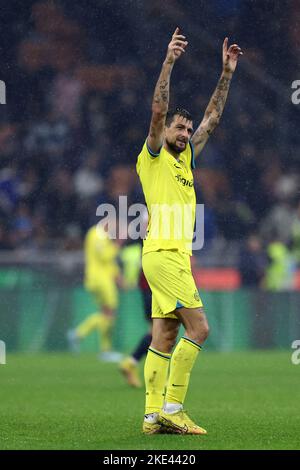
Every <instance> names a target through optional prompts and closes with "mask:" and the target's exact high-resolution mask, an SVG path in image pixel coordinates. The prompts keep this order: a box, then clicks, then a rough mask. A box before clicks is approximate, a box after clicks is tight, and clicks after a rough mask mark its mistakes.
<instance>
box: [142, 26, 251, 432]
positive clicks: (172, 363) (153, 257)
mask: <svg viewBox="0 0 300 470" xmlns="http://www.w3.org/2000/svg"><path fill="white" fill-rule="evenodd" d="M187 44H188V42H187V41H186V38H185V36H183V35H182V34H180V32H179V28H176V30H175V32H174V34H173V36H172V39H171V42H170V43H169V45H168V50H167V54H166V58H165V60H164V62H163V66H162V69H161V72H160V76H159V79H158V82H157V84H156V87H155V91H154V97H153V102H152V118H151V124H150V129H149V134H148V137H147V139H146V141H145V144H144V146H143V149H142V151H141V153H140V154H139V156H138V160H137V173H138V175H139V177H140V180H141V184H142V187H143V192H144V195H145V200H146V204H147V208H148V211H149V225H148V234H147V237H146V239H145V240H144V246H143V258H142V264H143V270H144V273H145V276H146V278H147V281H148V283H149V285H150V288H151V291H152V318H153V329H152V342H151V344H150V347H149V350H148V353H147V357H146V361H145V368H144V376H145V385H146V410H145V418H144V423H143V432H144V433H145V434H154V433H163V432H175V433H176V432H177V433H183V434H199V435H201V434H206V431H205V429H203V428H201V427H200V426H198V425H196V424H195V423H194V422H193V421H192V420H191V419H190V418H189V417H188V415H187V414H186V413H185V412H184V411H183V402H184V399H185V396H186V393H187V389H188V384H189V380H190V374H191V371H192V368H193V365H194V363H195V361H196V358H197V356H198V353H199V351H201V345H202V344H203V342H204V341H205V339H206V338H207V336H208V331H209V329H208V323H207V320H206V317H205V314H204V310H203V305H202V302H201V299H200V297H199V293H198V290H197V288H196V285H195V281H194V279H193V276H192V273H191V265H190V256H191V245H192V243H191V242H192V238H193V229H194V221H195V205H196V198H195V191H194V187H193V173H192V169H193V168H194V158H195V157H197V156H198V155H199V153H200V151H201V150H202V149H203V147H204V145H205V143H206V142H207V140H208V138H209V135H210V134H211V133H212V131H213V130H214V129H215V127H216V126H217V124H218V123H219V120H220V117H221V115H222V112H223V109H224V105H225V102H226V98H227V94H228V90H229V86H230V82H231V79H232V75H233V73H234V71H235V69H236V65H237V61H238V58H239V55H241V54H242V52H241V49H240V48H239V46H238V45H237V44H233V45H232V46H230V47H229V48H228V38H225V40H224V43H223V71H222V74H221V77H220V79H219V82H218V84H217V87H216V89H215V91H214V93H213V95H212V97H211V100H210V102H209V104H208V107H207V109H206V111H205V114H204V117H203V119H202V122H201V124H200V125H199V127H198V128H197V129H196V131H195V132H194V131H193V119H192V116H191V115H190V114H189V113H188V112H187V111H185V110H183V109H180V108H176V110H175V111H173V112H168V104H169V86H170V77H171V72H172V70H173V67H174V64H175V62H176V61H177V60H178V59H179V58H180V57H181V55H182V54H184V53H185V50H186V47H187ZM166 207H167V208H170V207H171V208H173V209H174V207H176V208H177V209H176V210H175V211H173V213H172V211H170V210H169V211H168V213H169V215H170V214H171V216H170V217H169V219H167V217H166V215H167V211H166V210H165V209H166ZM186 207H188V208H189V211H186V212H187V214H190V216H189V217H185V218H184V223H183V225H184V227H182V224H180V223H178V220H180V219H178V217H177V216H178V212H180V210H181V212H184V213H185V208H186ZM175 217H176V218H175ZM180 229H184V230H181V232H180ZM182 231H183V232H184V233H182ZM180 324H183V326H184V328H185V334H184V336H183V337H182V338H181V339H180V341H179V342H178V344H177V346H176V348H175V349H174V351H173V353H172V354H171V352H172V349H173V347H174V345H175V342H176V338H177V333H178V329H179V326H180ZM168 370H169V373H168ZM166 384H167V385H166ZM165 387H166V391H165Z"/></svg>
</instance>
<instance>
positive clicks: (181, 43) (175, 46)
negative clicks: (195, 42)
mask: <svg viewBox="0 0 300 470" xmlns="http://www.w3.org/2000/svg"><path fill="white" fill-rule="evenodd" d="M187 45H188V42H187V41H185V36H183V35H182V34H179V28H178V27H177V28H176V29H175V31H174V33H173V36H172V39H171V42H170V43H169V45H168V51H167V57H166V62H167V63H168V64H174V62H175V61H176V60H177V59H179V57H180V56H181V54H182V53H183V52H185V48H186V46H187Z"/></svg>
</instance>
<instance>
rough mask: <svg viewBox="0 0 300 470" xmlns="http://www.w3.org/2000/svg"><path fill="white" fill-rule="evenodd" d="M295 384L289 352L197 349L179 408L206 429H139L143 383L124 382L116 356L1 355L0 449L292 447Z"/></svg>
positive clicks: (299, 405) (299, 410)
mask: <svg viewBox="0 0 300 470" xmlns="http://www.w3.org/2000/svg"><path fill="white" fill-rule="evenodd" d="M141 372H142V371H141ZM299 385H300V365H298V366H296V365H293V364H292V363H291V353H290V352H289V351H287V352H243V353H242V352H241V353H212V352H208V351H203V352H201V353H200V357H199V358H198V361H197V363H196V366H195V368H194V371H193V374H192V379H191V384H190V389H189V392H188V396H187V399H186V409H187V410H188V412H189V414H190V415H191V417H192V418H194V420H195V421H196V422H199V424H200V425H203V427H205V428H206V429H207V430H208V435H207V436H180V435H175V436H174V435H157V436H155V435H154V436H143V435H142V434H141V423H142V418H143V407H144V392H143V390H135V389H131V388H128V387H127V385H126V384H125V383H124V381H123V377H122V376H121V375H120V374H119V372H118V370H117V365H116V364H103V363H101V362H99V361H98V360H97V359H96V357H95V356H94V355H91V354H83V355H79V356H71V355H68V354H44V355H25V354H24V355H21V354H16V355H14V354H8V357H7V364H6V365H1V366H0V395H1V401H0V417H1V418H0V449H103V450H114V449H122V450H125V449H131V450H137V449H146V450H156V449H159V450H174V449H178V450H194V449H198V450H201V449H299V448H300V433H299V429H300V400H299Z"/></svg>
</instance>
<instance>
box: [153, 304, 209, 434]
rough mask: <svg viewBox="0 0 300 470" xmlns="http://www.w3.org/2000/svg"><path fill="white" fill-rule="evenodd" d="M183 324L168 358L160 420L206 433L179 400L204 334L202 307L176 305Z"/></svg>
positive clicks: (204, 325)
mask: <svg viewBox="0 0 300 470" xmlns="http://www.w3.org/2000/svg"><path fill="white" fill-rule="evenodd" d="M174 313H176V315H177V317H178V319H179V320H180V322H181V323H182V324H183V325H184V327H185V333H184V336H183V337H182V338H181V339H180V341H179V342H178V344H177V346H176V348H175V350H174V352H173V354H172V358H171V361H170V373H169V379H168V383H167V390H166V400H165V405H164V409H163V412H162V413H160V422H161V423H162V424H164V425H165V426H170V427H172V428H174V429H177V428H178V429H181V430H182V432H183V433H187V434H206V431H205V430H204V429H203V428H201V427H200V426H197V425H196V424H195V423H194V422H193V421H192V420H191V419H190V418H189V417H188V416H187V415H186V413H184V412H183V403H184V400H185V397H186V393H187V390H188V385H189V381H190V375H191V372H192V369H193V366H194V364H195V361H196V359H197V357H198V354H199V352H200V350H201V345H202V344H203V343H204V341H205V340H206V338H207V336H208V332H209V328H208V323H207V320H206V317H205V314H204V311H203V308H202V307H199V308H184V307H182V308H179V309H177V310H175V312H174Z"/></svg>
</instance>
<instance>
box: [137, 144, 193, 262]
mask: <svg viewBox="0 0 300 470" xmlns="http://www.w3.org/2000/svg"><path fill="white" fill-rule="evenodd" d="M194 167H195V165H194V152H193V146H192V143H191V142H189V143H188V144H187V146H186V148H185V150H184V151H183V152H181V153H180V154H179V158H178V160H176V159H175V158H174V157H173V156H172V155H171V154H170V153H169V152H168V151H167V150H166V149H165V148H164V147H162V148H161V150H160V152H159V153H157V154H155V153H153V152H152V151H151V149H150V148H149V146H148V144H147V141H146V142H145V144H144V146H143V149H142V151H141V153H140V154H139V156H138V160H137V164H136V169H137V173H138V175H139V178H140V181H141V184H142V188H143V192H144V196H145V200H146V204H147V209H148V213H149V222H148V228H147V235H146V238H145V240H144V247H143V254H146V253H149V252H151V251H158V250H174V249H175V250H178V251H180V252H183V253H188V254H189V255H191V254H192V249H191V248H192V240H193V232H194V225H195V211H196V195H195V190H194V179H193V173H192V169H193V168H194Z"/></svg>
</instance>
